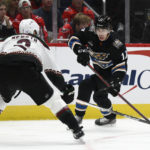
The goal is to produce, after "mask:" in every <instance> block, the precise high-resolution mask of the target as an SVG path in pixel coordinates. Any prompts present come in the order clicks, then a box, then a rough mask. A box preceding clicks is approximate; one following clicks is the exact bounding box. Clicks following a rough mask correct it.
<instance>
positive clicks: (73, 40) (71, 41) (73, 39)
mask: <svg viewBox="0 0 150 150" xmlns="http://www.w3.org/2000/svg"><path fill="white" fill-rule="evenodd" d="M75 44H79V45H81V42H80V40H79V39H78V38H77V37H75V36H72V37H71V38H70V40H69V42H68V45H69V47H70V48H71V49H73V48H74V45H75Z"/></svg>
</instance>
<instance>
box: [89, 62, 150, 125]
mask: <svg viewBox="0 0 150 150" xmlns="http://www.w3.org/2000/svg"><path fill="white" fill-rule="evenodd" d="M88 67H89V68H90V69H91V70H92V71H93V72H94V73H95V74H96V75H97V76H98V78H99V79H100V80H101V81H102V82H103V83H104V84H105V85H106V86H107V87H110V85H109V83H108V82H107V81H105V80H104V79H103V77H102V76H101V75H100V74H99V73H98V72H97V71H96V70H95V69H94V68H93V67H92V66H91V65H90V64H88ZM118 96H119V97H120V98H121V99H122V100H123V101H124V102H125V103H127V104H128V105H129V106H130V107H131V108H132V109H134V111H136V112H137V113H138V114H139V115H140V116H141V117H142V118H144V119H145V120H146V121H147V122H148V123H150V121H149V120H148V119H147V118H146V117H145V116H144V115H143V114H142V113H141V112H140V111H139V110H137V109H136V108H135V107H134V106H133V105H132V104H131V103H130V102H128V101H127V100H126V99H125V98H124V97H123V96H122V95H121V94H120V93H118Z"/></svg>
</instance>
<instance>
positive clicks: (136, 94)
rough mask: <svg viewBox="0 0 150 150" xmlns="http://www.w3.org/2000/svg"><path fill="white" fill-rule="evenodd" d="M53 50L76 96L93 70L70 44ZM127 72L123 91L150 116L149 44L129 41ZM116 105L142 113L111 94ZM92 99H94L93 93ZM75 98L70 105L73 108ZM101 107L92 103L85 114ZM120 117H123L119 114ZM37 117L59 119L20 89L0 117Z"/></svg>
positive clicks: (124, 110) (93, 114)
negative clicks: (80, 59)
mask: <svg viewBox="0 0 150 150" xmlns="http://www.w3.org/2000/svg"><path fill="white" fill-rule="evenodd" d="M50 48H51V53H52V55H53V57H54V59H55V61H56V63H57V65H58V67H59V69H60V70H61V71H62V73H63V75H64V77H65V80H66V82H68V83H70V84H72V85H74V87H75V93H76V95H75V97H76V96H77V92H78V84H79V83H80V82H81V81H82V80H83V79H85V78H88V77H89V76H90V75H91V74H93V72H92V71H91V70H90V69H89V68H88V67H83V66H81V65H80V64H77V62H76V56H75V55H74V53H73V52H72V51H71V49H70V48H68V47H67V46H65V45H63V44H57V45H56V44H54V45H52V44H51V45H50ZM127 50H128V72H127V75H126V77H125V80H124V81H123V83H122V88H121V91H120V93H121V94H124V95H123V96H124V97H125V98H126V99H127V100H128V101H129V102H130V103H132V104H134V106H135V107H136V108H138V109H139V110H140V111H141V112H142V113H143V114H145V115H146V116H147V117H150V109H149V108H150V45H149V44H144V45H143V44H127ZM110 99H111V101H112V103H113V106H114V109H115V110H117V111H120V112H122V113H127V114H130V115H134V116H136V117H139V116H138V115H137V114H136V113H135V112H134V111H133V110H132V109H131V108H130V107H129V106H128V105H127V104H125V102H124V101H123V100H121V99H120V98H118V97H116V98H113V97H111V96H110ZM91 103H93V100H92V97H91ZM74 104H75V101H74V102H73V103H72V104H71V105H69V107H70V108H71V109H72V111H73V112H74V108H75V105H74ZM99 116H100V113H99V110H96V109H95V108H91V107H89V108H88V110H87V114H86V116H85V118H97V117H99ZM119 118H120V117H119ZM34 119H35V120H36V119H56V117H55V116H53V114H52V113H51V112H50V111H49V110H48V109H47V108H46V107H45V106H35V104H34V103H33V101H32V100H31V99H30V97H29V96H27V95H26V94H25V93H23V92H22V93H21V94H20V95H19V96H18V97H17V98H16V99H13V100H12V102H11V103H10V104H9V105H8V106H7V108H6V109H5V111H4V112H3V114H2V115H1V116H0V120H34Z"/></svg>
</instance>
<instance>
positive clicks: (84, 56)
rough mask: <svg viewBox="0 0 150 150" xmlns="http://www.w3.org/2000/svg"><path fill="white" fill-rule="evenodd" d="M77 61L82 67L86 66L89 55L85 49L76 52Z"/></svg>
mask: <svg viewBox="0 0 150 150" xmlns="http://www.w3.org/2000/svg"><path fill="white" fill-rule="evenodd" d="M77 61H78V63H80V64H81V65H83V66H86V65H88V63H89V61H90V57H89V53H88V51H87V49H86V48H85V49H79V50H78V56H77Z"/></svg>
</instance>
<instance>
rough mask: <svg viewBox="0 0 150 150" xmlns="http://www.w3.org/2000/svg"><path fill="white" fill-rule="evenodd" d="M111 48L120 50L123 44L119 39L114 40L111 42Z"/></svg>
mask: <svg viewBox="0 0 150 150" xmlns="http://www.w3.org/2000/svg"><path fill="white" fill-rule="evenodd" d="M113 46H114V47H115V48H117V49H119V48H121V47H122V46H123V43H122V42H121V41H120V40H119V39H115V40H114V41H113Z"/></svg>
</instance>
